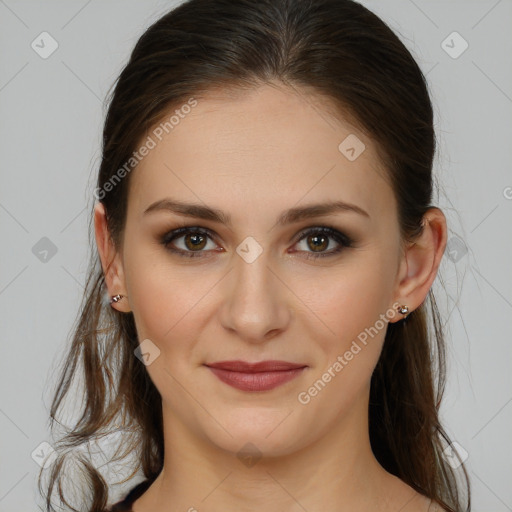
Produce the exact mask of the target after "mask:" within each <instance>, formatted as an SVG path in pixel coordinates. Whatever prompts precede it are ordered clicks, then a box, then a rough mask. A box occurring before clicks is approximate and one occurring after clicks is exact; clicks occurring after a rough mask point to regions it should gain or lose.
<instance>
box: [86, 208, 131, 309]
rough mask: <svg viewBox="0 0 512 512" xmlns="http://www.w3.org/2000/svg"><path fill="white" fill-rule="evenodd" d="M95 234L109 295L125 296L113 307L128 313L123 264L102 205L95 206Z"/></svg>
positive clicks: (128, 306) (128, 305) (114, 303)
mask: <svg viewBox="0 0 512 512" xmlns="http://www.w3.org/2000/svg"><path fill="white" fill-rule="evenodd" d="M94 232H95V235H96V245H97V247H98V253H99V256H100V260H101V266H102V268H103V273H104V275H105V284H106V285H107V289H108V294H109V296H110V297H112V296H113V295H117V294H120V295H123V298H122V299H121V300H120V301H119V302H113V303H112V304H111V305H112V307H114V308H115V309H117V310H118V311H123V312H125V313H128V312H130V304H129V302H128V297H127V292H126V284H125V278H124V270H123V262H122V258H121V255H120V254H119V252H118V251H117V250H116V248H115V246H114V242H113V241H112V238H111V237H110V232H109V229H108V224H107V217H106V211H105V206H104V205H103V204H102V203H96V205H95V206H94Z"/></svg>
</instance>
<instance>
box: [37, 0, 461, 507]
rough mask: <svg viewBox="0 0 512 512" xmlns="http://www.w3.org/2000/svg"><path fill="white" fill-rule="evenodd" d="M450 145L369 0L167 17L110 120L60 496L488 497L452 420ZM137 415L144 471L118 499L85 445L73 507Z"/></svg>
mask: <svg viewBox="0 0 512 512" xmlns="http://www.w3.org/2000/svg"><path fill="white" fill-rule="evenodd" d="M434 151H435V133H434V129H433V123H432V105H431V101H430V97H429V93H428V89H427V85H426V82H425V79H424V76H423V74H422V73H421V71H420V69H419V67H418V65H417V63H416V62H415V60H414V59H413V57H412V56H411V54H410V53H409V51H408V50H407V49H406V48H405V46H404V45H403V44H402V43H401V42H400V40H399V39H398V37H397V36H396V35H395V34H394V33H393V32H392V31H391V30H390V29H389V27H388V26H387V25H386V24H385V23H384V22H383V21H381V20H380V19H379V18H378V17H377V16H375V15H374V14H373V13H371V12H370V11H368V10H367V9H366V8H364V7H363V6H361V5H360V4H358V3H356V2H353V1H350V0H315V1H311V0H272V1H271V0H265V1H260V0H259V1H256V0H236V1H235V0H213V1H212V0H190V1H188V2H186V3H184V4H182V5H180V6H179V7H178V8H176V9H174V10H172V11H171V12H169V13H168V14H166V15H165V16H163V17H162V18H161V19H160V20H158V21H157V22H156V23H155V24H154V25H153V26H151V27H150V28H149V29H148V30H147V31H146V32H145V34H144V35H143V36H142V37H141V38H140V39H139V41H138V43H137V44H136V46H135V49H134V50H133V52H132V55H131V59H130V61H129V62H128V64H127V65H126V67H125V68H124V70H123V71H122V73H121V75H120V77H119V79H118V81H117V83H116V86H115V89H114V91H113V95H112V97H111V101H110V105H109V110H108V114H107V118H106V122H105V127H104V134H103V155H102V162H101V167H100V169H99V176H98V182H97V189H96V191H95V197H96V198H97V199H98V202H97V203H96V205H95V208H94V215H93V218H94V230H95V231H94V233H95V237H96V244H97V252H96V251H95V252H94V255H93V256H94V257H93V260H92V262H91V268H90V275H89V281H88V287H87V291H86V295H85V301H84V306H83V308H82V310H81V315H80V320H79V324H78V326H77V329H76V332H75V335H74V339H73V344H72V346H71V347H70V351H69V354H68V358H67V362H66V367H65V371H64V372H63V374H62V376H61V380H60V383H59V388H58V391H57V393H56V396H55V400H54V403H53V405H52V411H51V415H52V417H55V415H56V413H57V411H58V410H59V409H60V407H61V406H62V404H63V403H64V402H63V399H64V398H65V397H66V395H67V394H68V391H69V389H70V383H71V380H72V378H73V376H74V375H75V374H76V372H77V371H78V368H79V366H81V367H82V368H83V371H84V372H85V397H84V398H85V400H84V402H83V409H82V412H83V415H82V417H81V418H80V420H79V421H77V423H76V425H75V426H74V428H73V429H72V431H71V432H70V433H69V434H68V435H67V436H65V437H64V438H63V440H62V447H63V450H62V453H61V454H60V456H59V457H58V458H57V459H56V462H54V463H53V465H52V466H51V471H50V483H49V485H48V492H47V493H46V494H47V507H48V508H47V510H52V508H51V495H52V493H53V492H56V491H58V495H59V497H60V499H61V501H63V502H64V503H66V504H67V506H69V507H70V508H71V509H73V510H86V509H87V510H90V511H104V510H107V509H109V510H133V511H135V512H147V511H152V512H164V511H175V510H176V511H177V510H199V511H201V510H205V511H206V510H208V511H218V510H235V509H236V510H247V511H249V510H251V511H253V510H254V511H260V510H266V511H267V512H272V511H274V510H275V511H278V510H279V511H281V510H289V511H295V510H297V511H298V510H309V511H312V510H318V509H320V507H322V509H323V510H333V511H334V510H336V511H348V510H351V511H353V510H357V511H370V510H371V511H375V510H379V511H384V512H387V511H398V510H400V511H402V512H412V511H414V512H420V511H421V512H423V511H427V510H431V511H432V510H449V511H462V510H469V507H470V504H469V492H468V489H466V491H467V500H466V501H467V503H464V498H463V496H462V495H463V494H464V493H462V492H461V490H460V489H459V488H458V484H457V480H458V478H459V476H462V477H465V478H466V483H467V476H466V472H465V470H464V466H463V465H461V466H460V467H459V468H458V469H457V470H453V469H452V467H451V466H450V465H449V464H448V463H447V462H446V461H445V460H444V457H443V451H444V450H445V448H446V447H447V446H448V445H449V444H450V440H449V439H448V437H447V436H446V434H445V432H444V430H443V428H442V426H441V424H440V422H439V418H438V408H439V404H440V398H441V395H442V388H443V378H444V352H443V350H444V345H443V335H442V330H441V322H440V318H439V313H438V310H437V307H436V303H435V299H434V296H433V294H432V291H431V287H432V284H433V282H434V279H435V278H436V275H437V271H438V267H439V264H440V261H441V258H442V256H443V253H444V249H445V246H446V234H447V227H446V219H445V216H444V214H443V212H442V211H441V210H440V209H439V208H437V207H435V206H434V205H433V204H432V193H433V176H432V161H433V156H434ZM105 294H108V296H109V297H110V300H109V301H108V302H106V301H105V300H104V298H105ZM427 307H428V308H429V309H428V310H427ZM427 313H430V316H427ZM431 343H432V345H433V346H431ZM434 349H435V350H434ZM433 351H434V352H435V353H436V354H437V356H436V357H432V355H431V354H432V353H433ZM436 376H437V380H436ZM119 427H121V428H124V429H127V430H130V429H131V431H132V432H131V433H132V434H133V435H131V436H130V437H126V438H124V437H123V436H121V442H120V445H121V448H122V449H123V450H125V451H126V452H130V451H132V452H133V453H135V454H136V458H137V462H138V464H137V465H136V467H132V468H130V469H132V470H133V471H132V475H133V474H135V472H137V470H139V469H141V471H142V474H143V478H144V479H143V481H142V482H140V485H137V486H135V487H132V491H131V492H130V493H129V494H128V495H127V496H125V499H124V500H121V501H120V502H118V503H117V504H116V505H114V506H111V507H110V508H108V506H109V503H112V500H110V499H109V495H108V483H107V481H106V480H108V479H105V478H104V477H103V476H102V474H101V472H100V471H99V470H98V469H97V468H96V467H95V466H94V464H93V463H92V462H91V461H88V460H87V459H84V458H83V457H82V458H81V459H80V463H81V464H82V467H83V468H84V472H83V474H84V475H85V476H86V479H85V480H82V482H81V483H82V484H83V486H84V489H83V492H84V495H85V496H86V498H84V501H86V502H87V503H86V505H84V504H82V505H80V507H78V508H74V507H72V505H71V503H70V498H69V495H68V494H67V493H66V490H65V485H63V484H62V483H63V482H64V481H65V474H66V472H65V462H66V460H68V459H69V458H70V457H72V456H73V450H72V448H73V447H75V448H77V449H78V448H79V447H80V446H82V445H83V444H84V443H85V444H87V443H89V442H90V441H91V440H93V439H95V438H96V437H97V436H99V435H101V434H103V433H105V432H109V431H112V430H114V429H115V428H119ZM461 462H462V461H461ZM132 475H130V476H132ZM61 484H62V485H61ZM76 484H77V483H76V481H75V482H74V485H75V486H76Z"/></svg>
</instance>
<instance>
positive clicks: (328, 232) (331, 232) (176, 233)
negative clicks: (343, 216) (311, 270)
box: [161, 226, 354, 260]
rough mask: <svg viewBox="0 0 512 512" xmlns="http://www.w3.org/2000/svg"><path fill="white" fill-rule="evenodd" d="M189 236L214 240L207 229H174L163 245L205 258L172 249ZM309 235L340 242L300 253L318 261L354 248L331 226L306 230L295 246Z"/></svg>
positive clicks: (188, 256)
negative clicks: (315, 250)
mask: <svg viewBox="0 0 512 512" xmlns="http://www.w3.org/2000/svg"><path fill="white" fill-rule="evenodd" d="M188 234H195V235H201V236H206V237H208V238H210V239H212V240H214V235H213V232H212V231H210V230H209V229H206V228H201V227H198V226H184V227H180V228H177V229H174V230H173V231H170V232H169V233H167V234H165V235H164V236H163V237H162V239H161V243H162V245H163V246H164V247H165V248H166V249H167V250H168V251H170V252H172V253H174V254H177V255H178V256H182V257H185V258H197V257H203V253H204V252H206V251H184V250H182V249H173V248H171V247H170V245H169V244H170V243H171V242H173V241H174V240H176V239H178V238H181V237H183V236H184V235H188ZM309 235H325V236H328V237H330V238H332V239H334V240H335V241H336V242H338V243H339V244H340V245H339V247H338V248H337V249H334V250H331V251H329V252H319V253H314V252H308V251H299V252H307V253H308V256H306V258H309V259H313V260H316V259H318V258H326V257H330V256H335V255H336V254H338V253H340V252H341V251H342V250H343V248H349V247H353V243H354V241H353V240H352V239H351V238H350V237H348V236H347V235H345V234H344V233H341V232H340V231H338V230H337V229H334V228H332V227H329V226H318V227H314V228H309V229H306V230H305V231H303V232H302V233H301V235H300V236H299V237H298V238H297V239H296V240H295V241H294V243H293V245H295V244H297V243H299V242H301V241H302V240H304V239H305V238H307V237H308V236H309Z"/></svg>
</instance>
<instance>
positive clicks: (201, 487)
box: [134, 400, 411, 512]
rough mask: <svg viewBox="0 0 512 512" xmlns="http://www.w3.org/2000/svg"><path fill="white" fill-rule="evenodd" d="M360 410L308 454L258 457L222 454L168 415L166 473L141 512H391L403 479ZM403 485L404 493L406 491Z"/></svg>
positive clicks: (138, 506)
mask: <svg viewBox="0 0 512 512" xmlns="http://www.w3.org/2000/svg"><path fill="white" fill-rule="evenodd" d="M363 402H364V400H363ZM359 407H362V410H359V411H356V410H354V411H352V413H351V414H350V415H349V416H350V417H346V418H344V419H343V420H340V421H339V423H338V424H337V425H336V426H335V428H331V429H330V430H329V431H328V432H326V433H325V435H323V436H318V433H315V436H316V440H315V441H313V442H311V443H310V444H307V445H306V446H304V447H302V448H301V449H297V450H290V453H287V454H282V455H279V456H270V455H267V456H264V455H262V454H261V453H259V452H255V454H254V456H253V457H252V458H251V457H250V456H249V457H243V456H242V454H241V453H240V452H239V453H238V454H237V453H233V452H232V451H228V450H224V449H222V448H220V447H219V446H217V445H216V444H214V443H212V442H211V441H210V439H208V438H206V437H204V436H201V435H197V434H196V433H195V432H193V431H192V430H191V429H190V428H187V426H186V425H185V424H183V423H182V422H181V421H180V420H179V419H178V418H177V417H176V416H175V415H173V414H172V413H171V412H170V411H168V410H166V411H164V439H165V456H164V467H163V470H162V471H161V473H160V474H159V476H158V478H157V479H156V481H155V482H154V483H153V485H152V486H151V487H150V489H149V490H148V491H147V492H146V494H145V495H143V496H142V497H141V498H139V500H137V501H136V502H135V503H136V505H134V512H139V511H140V512H143V511H145V510H152V511H154V512H171V511H173V512H174V511H190V512H194V509H195V510H197V511H199V512H203V511H212V512H213V511H218V510H238V511H240V512H244V511H247V512H249V511H254V510H264V511H265V512H282V511H283V510H284V511H290V512H291V511H299V510H318V509H320V507H321V508H322V509H323V510H324V511H337V512H344V511H347V512H348V511H351V512H353V511H354V510H358V511H359V510H360V511H366V510H384V508H382V501H383V497H385V496H388V495H389V493H390V489H391V487H392V486H394V490H395V491H396V490H397V483H398V482H400V481H398V479H396V478H395V477H393V476H391V475H390V474H389V473H387V472H386V471H384V469H383V468H382V467H381V466H380V464H379V463H378V461H377V460H376V459H375V457H374V455H373V452H372V450H371V447H370V440H369V437H368V424H367V413H366V411H367V407H368V403H367V401H366V403H363V404H361V401H359ZM354 418H360V421H359V422H357V421H355V420H354ZM240 446H244V443H241V445H240ZM255 450H256V449H255ZM237 455H238V456H237ZM399 485H400V486H401V487H400V490H401V492H402V494H403V492H404V491H405V487H407V486H405V484H403V483H402V482H400V483H399ZM407 489H408V491H409V493H408V494H404V496H403V497H404V500H406V501H407V500H410V499H411V493H410V488H408V487H407Z"/></svg>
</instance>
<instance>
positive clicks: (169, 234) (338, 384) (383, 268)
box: [120, 85, 401, 455]
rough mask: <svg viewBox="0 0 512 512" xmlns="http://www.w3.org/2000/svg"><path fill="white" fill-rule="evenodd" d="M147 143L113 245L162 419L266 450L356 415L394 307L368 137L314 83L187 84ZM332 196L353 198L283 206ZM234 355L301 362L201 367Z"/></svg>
mask: <svg viewBox="0 0 512 512" xmlns="http://www.w3.org/2000/svg"><path fill="white" fill-rule="evenodd" d="M324 101H326V100H324ZM188 110H189V109H185V110H183V111H187V112H188ZM347 137H350V138H349V139H347V141H346V142H345V143H343V144H342V145H341V149H340V147H339V146H340V144H341V143H342V142H343V141H344V140H345V139H346V138H347ZM356 137H357V139H356ZM153 139H155V140H157V139H156V138H155V137H154V136H153ZM157 142H158V143H157V144H156V146H155V147H154V148H153V149H151V150H150V151H149V153H148V154H147V155H146V156H145V157H144V158H143V160H142V161H141V162H140V164H139V165H138V167H137V168H136V169H135V170H134V171H133V174H132V175H131V177H130V179H131V183H130V191H129V198H128V213H127V222H126V228H125V233H124V239H123V246H122V253H121V254H120V256H121V261H122V273H123V287H124V292H125V293H126V295H127V296H128V304H129V309H128V311H132V312H133V315H134V319H135V323H136V327H137V331H138V334H139V340H140V341H141V342H142V341H143V340H150V342H147V341H146V342H145V343H146V347H147V348H148V349H149V352H150V354H151V353H153V356H151V355H150V359H153V358H154V359H153V360H152V361H151V362H150V364H148V365H147V367H146V368H147V371H148V372H149V375H150V377H151V379H152V381H153V382H154V384H155V386H156V387H157V389H158V390H159V392H160V394H161V396H162V400H163V409H164V415H165V418H166V421H168V422H174V424H175V425H180V426H182V427H183V428H185V429H186V430H187V431H188V432H190V433H193V434H194V435H197V436H198V437H199V438H201V439H202V440H206V441H207V442H209V443H212V444H213V445H216V446H218V447H221V448H223V449H226V450H231V451H233V452H236V451H238V450H239V449H240V448H241V447H242V446H243V445H245V444H246V443H247V442H252V443H253V444H254V445H256V446H257V447H258V449H259V450H260V451H261V452H263V453H269V454H270V453H271V454H274V455H279V454H281V455H282V454H286V453H291V452H293V451H296V450H299V449H300V448H303V447H305V446H307V445H308V444H311V443H313V442H314V441H315V440H317V439H320V438H321V437H322V436H325V435H326V434H328V433H329V432H335V431H337V432H341V431H345V432H346V433H350V432H356V431H357V430H358V429H359V430H360V429H361V428H362V426H363V425H365V421H366V414H367V406H368V404H367V397H368V390H369V384H370V378H371V374H372V371H373V369H374V367H375V365H376V363H377V360H378V358H379V355H380V351H381V348H382V343H383V340H384V336H385V332H386V328H387V323H388V321H389V320H391V321H397V320H399V318H398V317H399V316H400V315H398V313H395V312H394V310H392V309H391V308H392V307H393V304H395V306H396V301H397V299H398V298H399V297H397V296H396V293H395V292H396V284H397V277H398V271H399V268H400V262H401V252H400V237H399V226H398V220H397V209H396V200H395V198H394V195H393V191H392V189H391V188H390V186H389V185H388V183H387V182H386V181H385V179H384V178H383V172H384V171H383V169H382V166H381V162H380V160H379V158H378V156H377V153H376V148H375V146H374V144H373V142H372V141H371V140H370V139H368V138H367V137H366V136H365V135H364V134H363V133H361V132H360V131H359V130H358V129H357V128H355V127H354V126H352V125H350V124H349V123H348V122H347V121H346V120H343V119H339V118H338V119H334V118H333V117H331V116H330V115H329V113H328V108H327V107H326V103H323V102H322V99H321V98H320V97H315V96H312V95H306V94H305V93H304V94H298V92H297V91H296V90H294V89H289V88H286V87H285V86H281V87H273V86H271V85H264V86H261V87H259V88H256V89H254V90H252V91H250V92H244V93H243V94H241V93H240V94H236V95H235V94H233V93H230V92H226V93H224V94H221V93H220V92H219V93H216V94H213V93H210V94H209V95H206V96H204V97H201V98H197V105H196V106H195V107H193V108H191V109H190V112H189V113H188V114H186V115H184V116H183V117H180V120H179V124H176V125H175V126H174V128H173V129H172V131H169V133H168V134H165V136H164V137H162V140H161V141H157ZM361 143H362V144H364V147H365V149H364V151H362V152H361V153H360V151H361V148H362V147H363V146H361ZM350 147H354V151H351V150H350ZM359 153H360V154H359ZM358 154H359V155H358ZM354 157H356V158H354ZM165 200H169V201H174V202H179V203H183V204H184V205H189V204H194V205H197V206H199V207H201V209H202V211H203V213H204V211H206V209H207V208H208V209H213V210H215V212H217V213H219V212H220V214H219V215H218V216H219V217H220V218H221V220H222V222H221V221H220V219H218V218H214V216H213V215H209V218H202V217H203V216H201V215H199V212H200V209H196V211H195V212H192V213H193V215H191V216H189V215H186V214H185V213H184V211H185V210H184V209H182V210H181V213H178V212H176V211H174V210H173V209H172V208H171V207H170V205H169V204H168V205H167V206H169V208H165V207H164V206H165V203H162V201H165ZM334 202H340V203H345V204H346V205H350V206H346V207H344V208H338V209H333V210H332V211H330V212H327V211H324V212H320V211H319V210H317V211H316V212H315V211H313V210H309V212H310V213H316V215H315V216H313V217H308V216H305V215H300V214H297V215H294V213H297V212H299V211H300V210H302V209H305V208H308V207H310V206H312V205H319V206H321V207H325V206H326V205H328V204H331V203H334ZM152 205H153V206H152ZM155 205H156V206H155ZM158 205H160V206H158ZM304 211H308V210H304ZM222 217H223V218H222ZM184 228H186V229H184ZM177 230H180V231H177ZM395 315H396V317H395ZM148 343H149V344H148ZM155 347H157V348H155ZM158 350H159V353H158ZM157 353H158V355H156V354H157ZM233 360H242V361H246V362H251V363H252V362H260V361H269V360H273V361H275V360H279V361H285V362H288V363H294V364H296V365H298V366H299V367H300V368H299V369H298V370H295V371H292V370H288V371H285V370H281V371H279V372H277V371H274V372H271V371H267V372H263V373H264V374H260V375H259V376H255V375H254V374H252V375H251V374H249V375H247V374H245V376H244V375H243V374H242V375H241V374H240V373H239V374H238V376H237V375H235V374H236V373H237V372H234V371H228V370H224V371H223V372H222V371H221V372H215V371H214V370H212V369H211V367H209V366H207V365H211V364H213V363H216V362H220V361H233ZM267 370H268V369H267ZM220 377H223V378H224V379H228V380H229V379H231V382H233V381H236V382H237V383H238V387H235V386H234V385H231V384H228V383H226V382H225V380H223V378H220ZM236 377H238V379H236ZM285 377H286V378H285ZM280 378H281V379H280ZM286 379H289V380H286ZM244 386H245V388H244ZM251 386H252V387H251ZM258 386H259V387H258ZM240 387H242V388H244V389H240Z"/></svg>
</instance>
